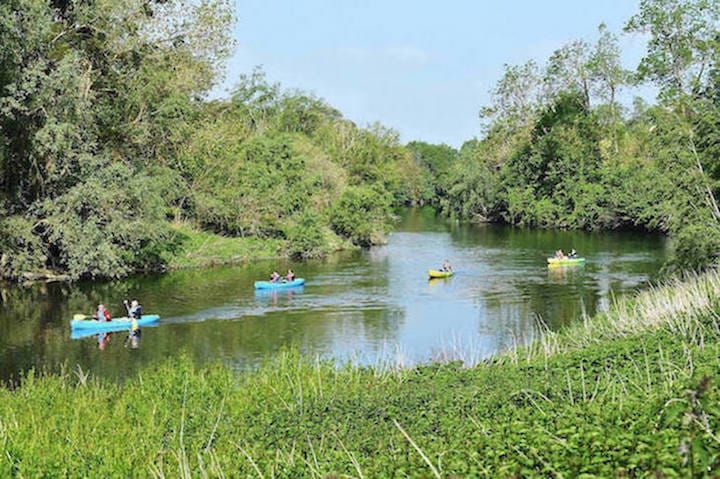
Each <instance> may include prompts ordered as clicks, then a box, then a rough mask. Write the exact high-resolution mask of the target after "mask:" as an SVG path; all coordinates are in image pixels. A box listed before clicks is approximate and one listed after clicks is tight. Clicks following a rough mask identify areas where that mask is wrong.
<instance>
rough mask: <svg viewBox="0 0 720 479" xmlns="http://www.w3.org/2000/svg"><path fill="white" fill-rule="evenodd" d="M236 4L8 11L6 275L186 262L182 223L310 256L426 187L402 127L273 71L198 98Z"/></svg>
mask: <svg viewBox="0 0 720 479" xmlns="http://www.w3.org/2000/svg"><path fill="white" fill-rule="evenodd" d="M18 12H22V14H21V15H20V14H18ZM230 12H231V10H230V6H229V4H228V3H227V2H225V1H224V0H202V1H199V2H190V1H186V0H171V1H170V2H167V1H164V0H163V1H150V2H146V1H141V0H130V1H129V2H122V3H120V4H118V3H116V2H109V1H105V0H98V1H92V2H83V3H72V2H70V3H68V2H59V3H58V2H54V3H52V2H51V3H50V4H47V5H44V4H43V5H40V4H37V2H30V1H29V0H13V1H11V2H6V3H4V4H3V5H2V6H1V7H0V62H2V63H1V64H0V160H2V161H0V208H2V211H3V213H5V214H4V215H3V218H2V219H1V220H0V248H2V258H1V259H0V277H4V278H17V277H19V276H20V275H21V274H22V273H23V272H25V271H35V270H38V269H50V270H54V271H58V272H62V273H66V274H68V275H69V276H71V277H72V278H79V277H118V276H123V275H126V274H128V273H130V272H132V271H137V270H141V269H148V268H155V267H162V266H164V265H166V264H167V263H168V262H169V263H171V264H174V263H176V261H175V260H174V259H173V258H172V252H173V251H174V249H175V248H176V246H177V245H178V238H176V237H175V235H174V234H173V233H172V230H173V227H171V222H173V221H175V222H180V223H181V224H182V228H184V229H185V231H187V229H186V228H187V227H188V225H192V226H193V227H194V228H195V229H196V230H201V229H205V230H209V231H211V232H214V233H217V234H219V235H223V236H226V237H240V238H248V241H250V242H252V241H254V240H257V239H260V240H268V241H269V242H271V243H272V244H273V245H277V244H278V241H279V242H282V243H283V244H285V245H286V248H284V249H285V251H287V252H288V253H289V254H292V255H293V256H297V257H315V256H322V255H324V254H327V253H328V252H329V251H331V250H332V249H334V248H337V247H341V246H344V245H347V244H350V243H355V244H358V245H370V244H374V243H377V242H380V241H382V238H383V232H384V230H385V228H386V226H387V224H388V223H389V222H390V221H391V216H390V209H389V205H390V204H391V203H395V204H400V203H403V202H405V201H408V200H409V198H410V197H411V196H412V195H414V194H415V192H417V191H418V190H419V188H418V187H416V186H415V183H416V182H417V181H419V179H418V178H419V171H420V170H419V169H418V168H417V166H416V165H415V164H414V163H413V162H412V161H411V160H410V157H409V155H408V154H407V153H406V152H405V150H404V148H403V147H402V146H401V145H400V144H399V142H398V136H397V134H396V133H395V132H393V131H392V130H388V129H385V128H383V127H381V126H379V125H373V126H371V127H369V128H367V129H363V128H358V127H357V126H356V125H354V124H353V123H352V122H349V121H347V120H344V119H343V118H342V116H341V115H340V113H339V112H338V111H337V110H335V109H334V108H332V107H330V106H329V105H327V104H326V103H325V102H324V101H322V100H321V99H318V98H315V97H313V96H311V95H306V94H304V93H302V92H287V91H283V90H282V89H281V88H280V86H279V85H276V84H269V83H268V82H267V81H266V80H265V77H264V74H263V73H262V71H260V70H255V71H254V72H252V73H251V74H249V75H242V76H241V77H240V78H239V79H238V83H237V86H236V87H235V89H234V90H233V92H232V95H231V98H230V99H228V100H216V101H212V102H208V101H204V100H202V99H201V98H202V96H203V94H204V93H205V92H207V91H208V90H209V89H210V88H211V87H212V86H213V82H214V78H215V76H216V74H217V72H218V70H219V66H220V64H221V62H222V60H223V59H224V57H225V55H226V54H227V52H228V45H229V44H231V42H230V41H229V39H228V35H229V33H230V25H231V13H230ZM18 32H26V33H27V34H25V35H20V36H18V35H19V34H18ZM166 38H176V39H177V41H172V42H167V41H165V39H166ZM120 45H122V47H120ZM413 175H415V176H417V177H418V178H416V177H415V176H413ZM348 188H354V189H355V190H349V191H348ZM353 191H359V192H365V193H362V194H361V195H360V196H361V197H362V199H361V200H360V202H359V203H357V204H356V201H355V200H351V199H350V198H351V197H353V195H354V194H355V193H353ZM370 192H372V193H370ZM374 196H377V198H375V197H374ZM378 198H382V200H379V199H378ZM339 200H340V201H341V203H342V204H345V205H347V206H348V207H350V208H355V210H353V211H349V212H348V213H347V216H348V217H352V218H353V219H352V221H353V224H352V227H350V226H348V225H345V224H344V223H343V222H344V221H346V220H347V218H345V219H343V212H342V211H339V209H338V208H337V206H336V203H337V202H338V201H339ZM360 210H361V211H360ZM331 216H333V217H334V218H336V222H335V224H333V223H332V222H331V220H330V217H331ZM174 229H175V230H177V228H174ZM336 233H337V234H336ZM338 235H339V236H338ZM190 236H191V237H194V236H196V235H193V234H191V235H190ZM346 240H347V241H346ZM180 243H182V244H183V245H185V246H190V245H192V244H193V242H192V241H185V240H182V239H181V240H180ZM223 244H226V242H223ZM253 244H254V243H253ZM241 249H243V250H246V249H247V250H254V249H255V246H252V245H250V243H248V248H241ZM187 253H188V252H187V251H185V252H184V253H183V254H185V255H187ZM278 254H282V251H278ZM241 256H242V255H241ZM178 262H180V263H184V262H185V261H184V260H183V261H178Z"/></svg>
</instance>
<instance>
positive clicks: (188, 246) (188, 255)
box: [164, 223, 287, 269]
mask: <svg viewBox="0 0 720 479" xmlns="http://www.w3.org/2000/svg"><path fill="white" fill-rule="evenodd" d="M173 230H174V231H175V233H176V234H177V235H178V237H179V239H180V241H179V246H178V248H177V250H176V251H175V252H174V253H173V254H172V255H168V256H167V257H165V258H164V259H165V261H166V263H167V265H168V267H169V268H171V269H178V268H195V267H207V266H215V265H220V264H231V263H239V262H244V261H251V260H252V261H255V260H262V259H274V258H278V257H283V256H286V255H287V252H286V247H287V244H286V242H285V241H283V240H279V239H260V238H255V237H247V238H236V237H227V236H221V235H218V234H214V233H210V232H207V231H198V230H196V229H194V228H192V227H191V226H189V225H187V224H185V223H175V224H173Z"/></svg>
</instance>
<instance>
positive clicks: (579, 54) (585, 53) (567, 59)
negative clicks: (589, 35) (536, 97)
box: [544, 40, 591, 111]
mask: <svg viewBox="0 0 720 479" xmlns="http://www.w3.org/2000/svg"><path fill="white" fill-rule="evenodd" d="M589 51H590V47H589V46H588V44H587V43H586V42H584V41H581V40H576V41H573V42H570V43H568V44H567V45H564V46H563V47H561V48H559V49H557V50H555V52H554V53H553V54H552V55H551V56H550V59H549V60H548V64H547V67H546V68H545V78H544V82H545V88H546V95H547V96H548V98H549V99H550V100H551V101H552V100H553V99H555V98H557V97H558V95H560V94H561V93H576V94H578V95H580V97H581V98H582V102H583V106H584V107H585V110H587V111H590V81H591V72H590V70H589V68H588V57H589V55H590V53H589Z"/></svg>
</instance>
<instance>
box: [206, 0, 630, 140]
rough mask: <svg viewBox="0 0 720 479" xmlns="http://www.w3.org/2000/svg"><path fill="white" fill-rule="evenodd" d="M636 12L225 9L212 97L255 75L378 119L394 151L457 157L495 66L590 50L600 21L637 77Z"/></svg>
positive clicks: (269, 2) (257, 4) (559, 5)
mask: <svg viewBox="0 0 720 479" xmlns="http://www.w3.org/2000/svg"><path fill="white" fill-rule="evenodd" d="M638 3H639V2H636V1H634V0H596V1H587V0H546V1H540V0H504V1H502V0H500V1H483V0H477V1H471V0H447V1H445V2H439V1H429V0H414V1H411V0H386V1H380V0H364V1H356V0H337V1H331V0H304V1H297V0H235V5H236V10H237V18H238V21H237V25H236V27H235V38H236V40H237V47H236V51H235V53H234V55H233V56H232V58H231V59H230V60H229V62H228V67H227V72H226V79H225V82H224V84H223V86H222V87H221V88H222V89H221V91H222V90H225V89H227V88H229V87H230V86H232V85H233V84H235V83H236V82H237V79H238V77H239V75H240V74H242V73H249V72H250V71H251V70H252V69H253V67H255V66H257V65H262V67H263V70H264V71H265V72H266V74H267V77H268V79H269V80H270V81H272V82H280V83H281V84H282V86H283V87H284V88H287V89H301V90H304V91H307V92H310V93H313V94H314V95H316V96H318V97H321V98H323V99H325V100H326V101H327V102H328V103H330V104H331V105H332V106H334V107H336V108H337V109H339V110H340V111H341V112H342V113H343V115H344V116H345V117H346V118H348V119H350V120H352V121H354V122H356V123H357V124H358V125H360V126H365V125H367V124H369V123H372V122H375V121H379V122H380V123H382V124H383V125H384V126H387V127H390V128H393V129H395V130H397V131H398V132H400V135H401V140H402V141H403V142H407V141H411V140H422V141H427V142H430V143H446V144H449V145H452V146H455V147H459V146H460V145H461V144H462V143H463V142H464V141H466V140H469V139H471V138H473V137H475V136H479V135H481V129H480V122H479V119H478V110H479V109H480V107H481V106H483V105H487V104H489V101H490V95H489V93H488V92H489V91H490V89H491V88H492V87H493V85H494V84H495V83H496V82H497V80H498V79H499V78H500V77H501V75H502V72H503V64H505V63H509V64H521V63H524V62H526V61H527V60H530V59H535V60H536V61H538V63H544V62H545V60H546V59H547V58H548V57H549V56H550V55H551V54H552V52H553V51H554V50H555V49H557V48H559V47H561V46H562V45H563V44H564V43H566V42H568V41H571V40H575V39H583V40H586V41H588V42H591V43H592V42H594V41H595V40H596V38H597V27H598V25H599V24H600V23H601V22H605V23H606V24H607V25H608V27H609V28H610V30H611V31H613V32H614V33H616V34H618V35H619V36H620V42H621V46H622V49H623V61H624V63H625V66H626V67H628V68H635V66H636V65H637V62H638V61H639V59H640V57H641V56H642V53H643V49H644V40H643V39H642V38H639V37H637V36H630V35H624V34H623V33H622V27H623V25H624V23H625V21H626V20H627V19H628V18H630V16H632V15H633V14H634V13H635V12H636V10H637V6H638ZM216 94H218V93H217V92H216ZM219 95H220V96H223V94H222V93H220V94H219Z"/></svg>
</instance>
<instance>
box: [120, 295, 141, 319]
mask: <svg viewBox="0 0 720 479" xmlns="http://www.w3.org/2000/svg"><path fill="white" fill-rule="evenodd" d="M123 304H125V309H127V313H128V318H130V319H140V318H142V306H140V303H138V300H137V299H133V300H132V302H131V303H130V304H128V301H127V299H126V300H125V301H123Z"/></svg>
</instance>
